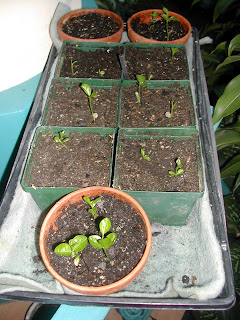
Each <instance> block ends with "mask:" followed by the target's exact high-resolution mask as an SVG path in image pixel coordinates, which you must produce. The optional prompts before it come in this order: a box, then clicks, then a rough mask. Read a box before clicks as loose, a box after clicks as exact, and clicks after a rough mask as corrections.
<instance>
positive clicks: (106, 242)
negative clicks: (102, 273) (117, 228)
mask: <svg viewBox="0 0 240 320" xmlns="http://www.w3.org/2000/svg"><path fill="white" fill-rule="evenodd" d="M110 228H111V221H110V220H109V219H108V218H104V219H102V220H101V222H100V223H99V230H100V232H101V234H102V236H101V237H100V236H99V235H92V236H89V237H88V240H89V242H90V244H91V245H92V246H93V247H94V248H96V249H103V251H104V253H105V255H106V258H107V260H108V261H109V262H110V259H109V256H108V253H107V249H109V248H110V247H111V246H112V245H113V244H114V242H115V241H116V239H117V235H116V233H109V234H108V235H107V236H105V235H106V233H107V232H108V231H109V230H110Z"/></svg>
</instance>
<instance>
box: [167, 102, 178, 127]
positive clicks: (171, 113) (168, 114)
mask: <svg viewBox="0 0 240 320" xmlns="http://www.w3.org/2000/svg"><path fill="white" fill-rule="evenodd" d="M176 104H177V103H176V102H174V100H172V101H171V112H169V111H167V112H166V113H165V116H166V117H167V118H169V123H171V119H172V116H173V110H174V108H175V107H176Z"/></svg>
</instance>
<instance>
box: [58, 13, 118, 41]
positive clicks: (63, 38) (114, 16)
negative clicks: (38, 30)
mask: <svg viewBox="0 0 240 320" xmlns="http://www.w3.org/2000/svg"><path fill="white" fill-rule="evenodd" d="M87 13H99V14H101V15H104V16H110V17H111V18H112V19H113V20H115V21H116V22H117V23H118V24H119V30H118V31H117V32H116V33H114V34H112V35H111V36H108V37H104V38H96V39H87V38H85V39H84V38H83V39H81V38H76V37H72V36H69V35H68V34H66V33H65V32H63V31H62V26H63V24H64V23H65V22H66V21H67V20H68V19H69V18H72V17H76V16H78V15H83V14H87ZM123 28H124V22H123V20H122V18H121V17H120V16H118V15H117V14H116V13H114V12H112V11H109V10H105V9H97V8H96V9H94V8H91V9H77V10H73V11H70V12H68V13H66V14H65V15H64V16H62V17H61V18H60V19H59V20H58V23H57V31H58V35H59V38H60V40H61V41H81V42H120V41H121V38H122V33H123ZM114 39H115V40H114Z"/></svg>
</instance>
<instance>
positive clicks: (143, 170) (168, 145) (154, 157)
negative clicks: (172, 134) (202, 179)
mask: <svg viewBox="0 0 240 320" xmlns="http://www.w3.org/2000/svg"><path fill="white" fill-rule="evenodd" d="M120 145H121V147H120V151H119V150H118V153H117V166H116V174H115V177H116V179H118V177H119V181H118V186H116V183H115V185H114V187H118V188H119V189H122V190H136V191H137V190H139V191H141V190H143V191H173V192H199V190H200V189H201V187H200V186H199V177H198V164H197V159H198V156H197V155H196V142H195V140H193V139H179V140H175V139H173V138H166V137H162V138H159V139H157V138H150V139H138V140H137V139H130V138H124V139H122V141H121V143H120ZM141 149H143V150H144V151H145V154H146V155H147V156H149V157H150V161H147V160H145V159H143V158H142V156H141V153H140V151H141ZM177 158H180V159H181V161H182V168H183V170H184V174H183V175H181V176H177V177H175V176H171V175H170V174H169V173H168V171H169V170H171V171H174V172H175V168H176V162H175V161H176V159H177Z"/></svg>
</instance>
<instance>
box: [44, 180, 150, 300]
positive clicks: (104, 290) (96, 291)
mask: <svg viewBox="0 0 240 320" xmlns="http://www.w3.org/2000/svg"><path fill="white" fill-rule="evenodd" d="M90 192H94V194H93V196H96V195H100V194H103V193H105V194H116V195H117V196H121V197H123V198H124V200H126V202H128V203H129V202H131V203H132V204H133V207H134V208H135V209H137V212H138V213H140V215H141V216H142V218H143V220H144V223H145V227H146V233H147V241H146V247H145V251H144V253H143V256H142V258H141V260H140V261H139V263H138V264H137V265H136V267H135V268H134V269H133V270H132V271H131V272H130V273H128V274H127V275H126V276H125V277H124V278H122V279H120V280H118V281H116V282H113V283H111V284H108V285H104V286H101V287H87V286H80V285H77V284H74V283H72V282H70V281H68V280H66V279H64V278H63V277H61V276H60V275H59V274H58V273H57V272H56V271H55V269H54V268H53V267H52V266H51V264H50V262H49V260H48V256H47V253H46V250H45V241H44V239H45V233H46V229H47V230H49V229H50V227H51V224H50V220H51V216H52V215H53V214H54V213H55V216H59V215H60V214H61V212H62V211H61V210H60V208H61V207H62V205H64V204H65V203H66V202H67V204H69V202H68V200H69V199H70V198H71V197H77V196H80V201H81V196H83V195H88V193H90ZM78 201H79V200H78ZM58 208H59V209H58ZM57 211H58V214H57V215H56V212H57ZM151 243H152V233H151V225H150V222H149V219H148V217H147V214H146V213H145V211H144V210H143V208H142V207H141V205H140V204H139V203H138V202H137V201H136V200H135V199H134V198H132V197H131V196H130V195H128V194H127V193H125V192H123V191H121V190H119V189H115V188H111V187H98V186H94V187H86V188H82V189H79V190H76V191H74V192H71V193H70V194H68V195H66V196H65V197H63V198H62V199H60V200H59V201H58V202H57V203H56V204H55V205H54V206H53V207H52V208H51V209H50V211H49V212H48V214H47V216H46V217H45V219H44V221H43V224H42V227H41V230H40V236H39V246H40V253H41V256H42V259H43V262H44V264H45V266H46V268H47V269H48V271H49V272H50V273H51V274H52V276H53V277H54V278H55V279H57V280H58V281H59V282H60V283H62V284H63V285H64V286H66V287H68V288H70V289H72V290H74V291H77V292H80V293H83V294H87V295H105V294H109V293H114V292H116V291H119V290H121V289H123V288H124V287H125V286H127V285H128V284H129V283H130V282H132V281H133V280H134V279H135V278H136V277H137V276H138V275H139V273H140V272H141V270H142V268H143V267H144V265H145V264H146V261H147V259H148V256H149V253H150V249H151Z"/></svg>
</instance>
